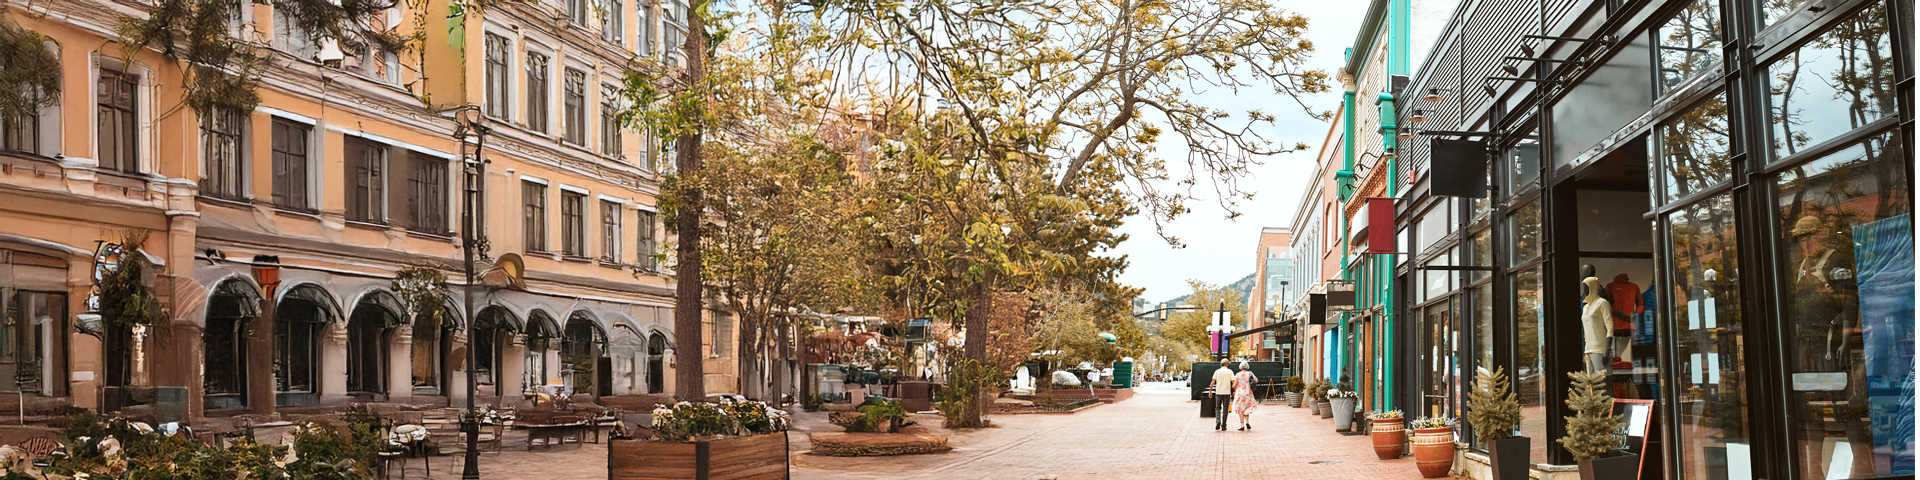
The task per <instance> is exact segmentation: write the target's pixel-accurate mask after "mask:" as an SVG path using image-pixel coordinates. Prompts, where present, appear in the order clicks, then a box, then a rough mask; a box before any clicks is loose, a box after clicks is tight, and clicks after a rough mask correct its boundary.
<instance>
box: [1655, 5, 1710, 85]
mask: <svg viewBox="0 0 1920 480" xmlns="http://www.w3.org/2000/svg"><path fill="white" fill-rule="evenodd" d="M1658 35H1659V36H1658V37H1656V40H1658V42H1657V43H1656V45H1655V48H1656V49H1657V50H1658V52H1657V53H1658V55H1659V56H1660V91H1661V92H1663V93H1664V92H1667V91H1671V90H1673V89H1674V88H1676V87H1679V86H1681V85H1683V84H1685V83H1687V81H1688V80H1692V79H1693V78H1694V77H1696V76H1699V75H1700V74H1702V73H1706V72H1707V71H1708V69H1710V68H1712V67H1713V65H1714V64H1715V63H1718V62H1719V61H1720V47H1721V43H1720V3H1719V2H1715V1H1711V0H1697V1H1695V2H1693V3H1692V4H1690V5H1687V8H1686V9H1683V10H1681V11H1680V13H1679V14H1676V15H1674V16H1673V18H1671V19H1668V20H1667V23H1666V25H1664V26H1662V27H1661V28H1660V31H1659V33H1658Z"/></svg>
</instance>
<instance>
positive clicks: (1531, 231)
mask: <svg viewBox="0 0 1920 480" xmlns="http://www.w3.org/2000/svg"><path fill="white" fill-rule="evenodd" d="M1511 221H1512V222H1513V225H1512V226H1513V228H1512V231H1513V243H1512V245H1511V246H1512V250H1509V251H1508V253H1510V254H1512V255H1513V259H1512V262H1513V263H1516V264H1517V263H1524V262H1526V261H1528V260H1532V259H1535V258H1539V257H1540V241H1541V240H1542V238H1541V232H1540V202H1533V203H1528V204H1527V205H1526V206H1523V207H1520V208H1518V209H1515V210H1514V212H1513V217H1511Z"/></svg>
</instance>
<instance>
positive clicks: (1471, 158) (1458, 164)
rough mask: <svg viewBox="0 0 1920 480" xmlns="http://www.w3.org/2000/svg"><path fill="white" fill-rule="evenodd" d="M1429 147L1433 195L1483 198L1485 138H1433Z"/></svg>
mask: <svg viewBox="0 0 1920 480" xmlns="http://www.w3.org/2000/svg"><path fill="white" fill-rule="evenodd" d="M1431 145H1432V148H1431V149H1430V150H1429V151H1431V152H1432V153H1433V162H1432V165H1431V166H1430V168H1429V169H1430V170H1431V171H1432V173H1431V174H1429V175H1428V176H1427V178H1429V179H1431V181H1432V192H1433V194H1434V195H1442V196H1448V197H1467V198H1485V197H1486V196H1487V142H1485V141H1480V140H1448V139H1444V138H1435V139H1433V143H1432V144H1431Z"/></svg>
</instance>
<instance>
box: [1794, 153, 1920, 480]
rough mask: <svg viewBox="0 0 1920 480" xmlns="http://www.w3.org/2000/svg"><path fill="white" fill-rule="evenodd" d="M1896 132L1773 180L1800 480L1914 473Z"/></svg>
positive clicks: (1906, 232) (1905, 176)
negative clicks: (1780, 238)
mask: <svg viewBox="0 0 1920 480" xmlns="http://www.w3.org/2000/svg"><path fill="white" fill-rule="evenodd" d="M1904 144H1905V142H1904V141H1901V140H1899V136H1898V135H1896V134H1894V133H1891V132H1889V133H1886V134H1882V135H1880V136H1878V137H1874V138H1872V139H1869V140H1868V141H1866V142H1862V143H1860V144H1858V145H1855V146H1853V147H1852V148H1848V149H1846V150H1842V151H1840V152H1839V153H1836V154H1833V155H1831V156H1828V157H1826V158H1822V159H1819V160H1816V161H1813V162H1810V163H1808V164H1806V165H1802V166H1799V167H1796V168H1794V169H1792V170H1788V171H1785V172H1782V173H1781V174H1780V175H1779V176H1777V177H1775V178H1774V181H1773V183H1774V192H1775V194H1776V195H1775V198H1778V199H1779V206H1778V207H1777V208H1778V210H1777V212H1778V216H1777V217H1776V220H1775V221H1777V222H1779V223H1778V225H1779V229H1780V232H1782V233H1783V236H1784V237H1786V240H1785V242H1783V243H1784V248H1785V250H1786V252H1785V256H1784V258H1785V262H1784V263H1785V266H1786V268H1787V269H1788V271H1786V272H1785V274H1786V277H1785V278H1784V279H1782V280H1783V283H1786V284H1787V289H1788V291H1787V295H1786V298H1785V301H1786V305H1787V309H1786V312H1785V315H1786V324H1787V328H1788V332H1789V334H1790V335H1791V336H1790V337H1789V341H1788V342H1787V345H1788V352H1789V353H1788V356H1787V363H1788V365H1789V366H1790V370H1791V372H1792V377H1791V382H1790V385H1791V388H1792V393H1791V395H1792V397H1791V398H1792V400H1790V401H1788V402H1787V405H1788V406H1789V408H1790V409H1791V410H1792V413H1791V415H1792V417H1791V418H1792V419H1791V420H1790V423H1789V424H1790V425H1791V426H1792V431H1793V436H1794V444H1793V445H1794V451H1795V454H1796V456H1798V457H1799V462H1797V463H1798V465H1800V468H1801V471H1800V472H1799V474H1800V477H1801V478H1865V477H1877V476H1890V475H1902V474H1912V473H1913V430H1911V427H1912V423H1913V413H1914V412H1913V403H1912V400H1913V395H1914V392H1913V383H1912V375H1913V369H1912V362H1913V354H1914V351H1913V349H1914V335H1913V321H1912V320H1913V318H1914V298H1913V253H1914V250H1913V242H1912V239H1913V226H1912V225H1913V224H1912V220H1911V216H1910V215H1909V214H1910V213H1912V211H1913V205H1912V204H1911V203H1910V200H1909V199H1910V198H1912V195H1913V191H1912V190H1911V189H1912V177H1911V175H1910V172H1908V171H1907V168H1906V166H1905V159H1904V158H1903V157H1904V153H1905V152H1902V151H1901V145H1904Z"/></svg>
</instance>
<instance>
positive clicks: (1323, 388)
mask: <svg viewBox="0 0 1920 480" xmlns="http://www.w3.org/2000/svg"><path fill="white" fill-rule="evenodd" d="M1331 387H1332V385H1331V384H1328V383H1327V379H1325V378H1322V379H1319V380H1314V381H1313V387H1310V388H1309V389H1308V390H1307V393H1308V395H1310V396H1312V397H1313V414H1314V415H1319V416H1320V418H1333V407H1332V406H1331V404H1330V402H1328V401H1327V390H1329V389H1331Z"/></svg>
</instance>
